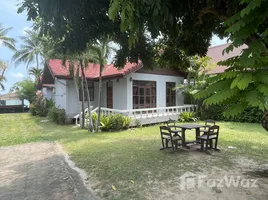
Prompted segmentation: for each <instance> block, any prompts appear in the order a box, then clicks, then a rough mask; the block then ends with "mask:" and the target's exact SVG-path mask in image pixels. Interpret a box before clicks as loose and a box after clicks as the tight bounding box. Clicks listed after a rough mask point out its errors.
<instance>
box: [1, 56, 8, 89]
mask: <svg viewBox="0 0 268 200" xmlns="http://www.w3.org/2000/svg"><path fill="white" fill-rule="evenodd" d="M6 68H7V64H6V62H4V61H2V60H0V89H1V90H5V86H4V82H5V81H6V77H5V76H4V74H5V71H6Z"/></svg>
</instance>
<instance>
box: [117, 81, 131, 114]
mask: <svg viewBox="0 0 268 200" xmlns="http://www.w3.org/2000/svg"><path fill="white" fill-rule="evenodd" d="M118 80H119V81H117V80H116V79H115V80H113V108H114V109H119V110H126V109H127V108H128V88H129V85H128V82H127V80H128V78H120V79H118ZM131 99H132V97H131Z"/></svg>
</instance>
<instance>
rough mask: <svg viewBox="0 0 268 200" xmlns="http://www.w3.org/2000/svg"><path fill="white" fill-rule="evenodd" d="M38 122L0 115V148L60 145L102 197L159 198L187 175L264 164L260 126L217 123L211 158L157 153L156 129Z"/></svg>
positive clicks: (267, 143) (266, 146)
mask: <svg viewBox="0 0 268 200" xmlns="http://www.w3.org/2000/svg"><path fill="white" fill-rule="evenodd" d="M41 120H42V118H39V117H32V116H30V115H29V114H4V115H3V114H2V115H0V146H8V145H15V144H23V143H28V142H36V141H57V142H59V143H61V144H62V145H63V148H64V150H65V151H66V152H67V153H68V154H69V155H70V156H71V158H72V160H73V161H75V163H76V165H77V166H78V167H80V168H82V169H85V170H86V171H87V173H88V174H89V180H90V182H92V187H93V189H95V190H96V191H97V193H98V194H99V195H100V196H101V197H102V198H104V199H157V198H156V197H158V198H159V199H160V196H161V195H163V194H161V190H166V188H168V186H172V185H173V184H174V181H177V180H178V178H179V177H180V176H181V175H183V174H184V173H185V172H187V171H191V172H197V173H198V172H200V173H201V172H202V171H208V170H210V169H211V166H213V167H216V168H220V169H222V170H225V171H228V170H230V169H238V168H239V166H242V164H243V163H239V162H243V161H245V162H246V160H249V161H252V162H254V163H255V164H256V165H262V164H267V163H268V133H267V132H266V131H265V130H264V129H263V128H262V127H261V125H260V124H248V123H231V122H220V123H217V124H218V125H220V136H219V137H220V140H219V148H220V149H221V151H220V152H219V153H215V155H213V156H210V155H207V154H204V153H201V152H196V151H183V150H180V151H178V152H175V153H171V152H170V151H169V150H165V151H159V148H160V145H161V141H160V134H159V126H150V127H144V128H136V129H129V130H126V131H121V132H109V133H108V132H103V133H88V132H87V131H86V130H81V129H79V128H77V127H74V126H58V125H55V124H53V123H49V122H46V123H42V122H40V121H41ZM186 137H187V138H189V139H190V138H193V137H194V132H191V131H189V132H187V133H186ZM228 146H233V147H235V148H232V149H231V148H228ZM241 158H243V159H241ZM235 159H237V162H236V161H234V160H235ZM112 186H115V187H116V191H114V190H113V189H112ZM159 190H160V191H159ZM267 196H268V195H267Z"/></svg>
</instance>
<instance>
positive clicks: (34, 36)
mask: <svg viewBox="0 0 268 200" xmlns="http://www.w3.org/2000/svg"><path fill="white" fill-rule="evenodd" d="M25 32H26V35H25V36H22V37H21V41H22V45H21V46H20V48H19V49H18V50H17V51H16V52H15V54H14V55H13V58H12V59H13V60H14V62H15V65H18V64H20V63H26V67H27V68H28V66H29V65H30V64H32V63H34V62H35V63H36V68H37V69H39V65H40V61H39V59H40V56H43V51H42V42H41V39H40V36H39V33H38V32H36V31H32V30H27V31H25Z"/></svg>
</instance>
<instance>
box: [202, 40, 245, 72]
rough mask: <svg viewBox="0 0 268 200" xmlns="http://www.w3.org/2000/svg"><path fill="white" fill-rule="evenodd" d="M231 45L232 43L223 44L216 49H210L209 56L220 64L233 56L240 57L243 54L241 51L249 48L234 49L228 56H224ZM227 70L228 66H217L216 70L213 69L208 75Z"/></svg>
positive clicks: (215, 47)
mask: <svg viewBox="0 0 268 200" xmlns="http://www.w3.org/2000/svg"><path fill="white" fill-rule="evenodd" d="M229 45H230V43H227V44H222V45H218V46H214V47H210V48H209V49H208V53H207V56H209V57H211V58H212V60H213V62H215V63H218V62H219V61H222V60H226V59H228V58H231V57H233V56H238V55H240V54H241V51H242V50H243V49H245V48H247V46H246V45H243V46H240V47H239V48H234V49H233V51H232V52H229V53H228V54H226V53H225V54H224V55H223V54H222V52H223V50H224V49H225V48H227V47H228V46H229ZM226 69H227V67H226V66H220V65H217V66H216V68H214V69H212V70H211V71H209V72H208V74H219V73H222V72H224V71H225V70H226Z"/></svg>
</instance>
